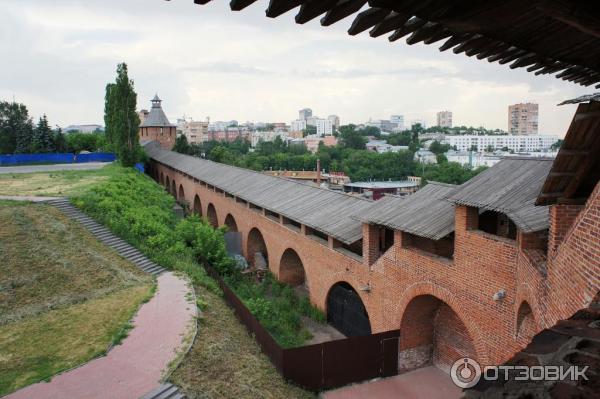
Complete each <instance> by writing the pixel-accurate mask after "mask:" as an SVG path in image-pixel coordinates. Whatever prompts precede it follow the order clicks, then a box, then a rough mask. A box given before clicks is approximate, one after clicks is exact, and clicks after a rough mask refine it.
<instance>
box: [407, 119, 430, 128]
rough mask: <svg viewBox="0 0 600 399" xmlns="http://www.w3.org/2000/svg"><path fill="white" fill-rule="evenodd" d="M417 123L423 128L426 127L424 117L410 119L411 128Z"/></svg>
mask: <svg viewBox="0 0 600 399" xmlns="http://www.w3.org/2000/svg"><path fill="white" fill-rule="evenodd" d="M417 124H418V125H421V127H422V128H423V129H425V128H427V121H426V120H425V119H413V120H411V121H410V127H411V128H412V127H413V126H415V125H417Z"/></svg>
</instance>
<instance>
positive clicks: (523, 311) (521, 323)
mask: <svg viewBox="0 0 600 399" xmlns="http://www.w3.org/2000/svg"><path fill="white" fill-rule="evenodd" d="M515 323H516V324H515V337H516V339H517V341H518V342H519V343H520V344H521V345H527V344H528V343H529V342H530V341H531V339H532V338H533V336H534V335H535V334H536V332H537V322H536V319H535V316H534V315H533V310H532V309H531V305H529V303H528V302H527V301H522V302H521V303H520V305H519V308H518V310H517V314H516V317H515Z"/></svg>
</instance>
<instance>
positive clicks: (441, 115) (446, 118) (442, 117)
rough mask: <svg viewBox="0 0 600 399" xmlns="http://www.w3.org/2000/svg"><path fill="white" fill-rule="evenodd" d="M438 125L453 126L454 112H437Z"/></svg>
mask: <svg viewBox="0 0 600 399" xmlns="http://www.w3.org/2000/svg"><path fill="white" fill-rule="evenodd" d="M437 126H439V127H452V112H451V111H440V112H438V113H437Z"/></svg>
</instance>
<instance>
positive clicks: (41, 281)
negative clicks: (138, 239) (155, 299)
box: [0, 203, 151, 325]
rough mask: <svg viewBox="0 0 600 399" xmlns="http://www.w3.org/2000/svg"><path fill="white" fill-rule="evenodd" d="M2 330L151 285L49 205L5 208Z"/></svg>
mask: <svg viewBox="0 0 600 399" xmlns="http://www.w3.org/2000/svg"><path fill="white" fill-rule="evenodd" d="M0 226H2V229H0V259H2V267H1V268H0V325H2V324H5V323H8V322H11V321H16V320H18V319H20V318H23V317H30V316H33V315H35V314H38V313H42V312H45V311H48V310H50V309H56V308H60V307H64V306H68V305H70V304H74V303H79V302H83V301H85V300H88V299H93V298H98V297H101V296H103V295H106V294H108V293H110V292H114V291H117V290H120V289H123V288H127V287H132V286H136V285H140V284H148V283H150V281H151V279H150V277H149V276H147V275H145V274H144V273H143V272H141V271H140V270H139V269H138V268H136V267H135V266H134V265H132V264H131V263H129V262H127V261H125V260H124V259H122V258H121V257H120V256H118V255H117V254H116V252H114V251H112V250H111V249H109V248H107V247H105V246H104V245H103V244H101V243H100V242H98V241H97V240H96V239H95V238H94V237H93V236H92V235H91V234H90V233H89V232H88V231H87V230H85V229H84V228H83V227H82V226H81V225H79V224H78V223H75V222H72V221H70V220H69V219H67V218H66V217H65V216H64V215H63V214H62V213H61V212H60V211H58V210H57V209H56V208H54V207H51V206H47V205H41V204H39V205H36V204H29V205H26V206H23V205H12V206H11V205H6V203H3V204H0Z"/></svg>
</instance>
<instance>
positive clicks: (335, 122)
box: [327, 115, 340, 131]
mask: <svg viewBox="0 0 600 399" xmlns="http://www.w3.org/2000/svg"><path fill="white" fill-rule="evenodd" d="M327 119H329V120H330V121H331V125H332V126H333V130H335V131H337V130H338V129H339V128H340V117H339V116H337V115H329V116H328V117H327Z"/></svg>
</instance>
